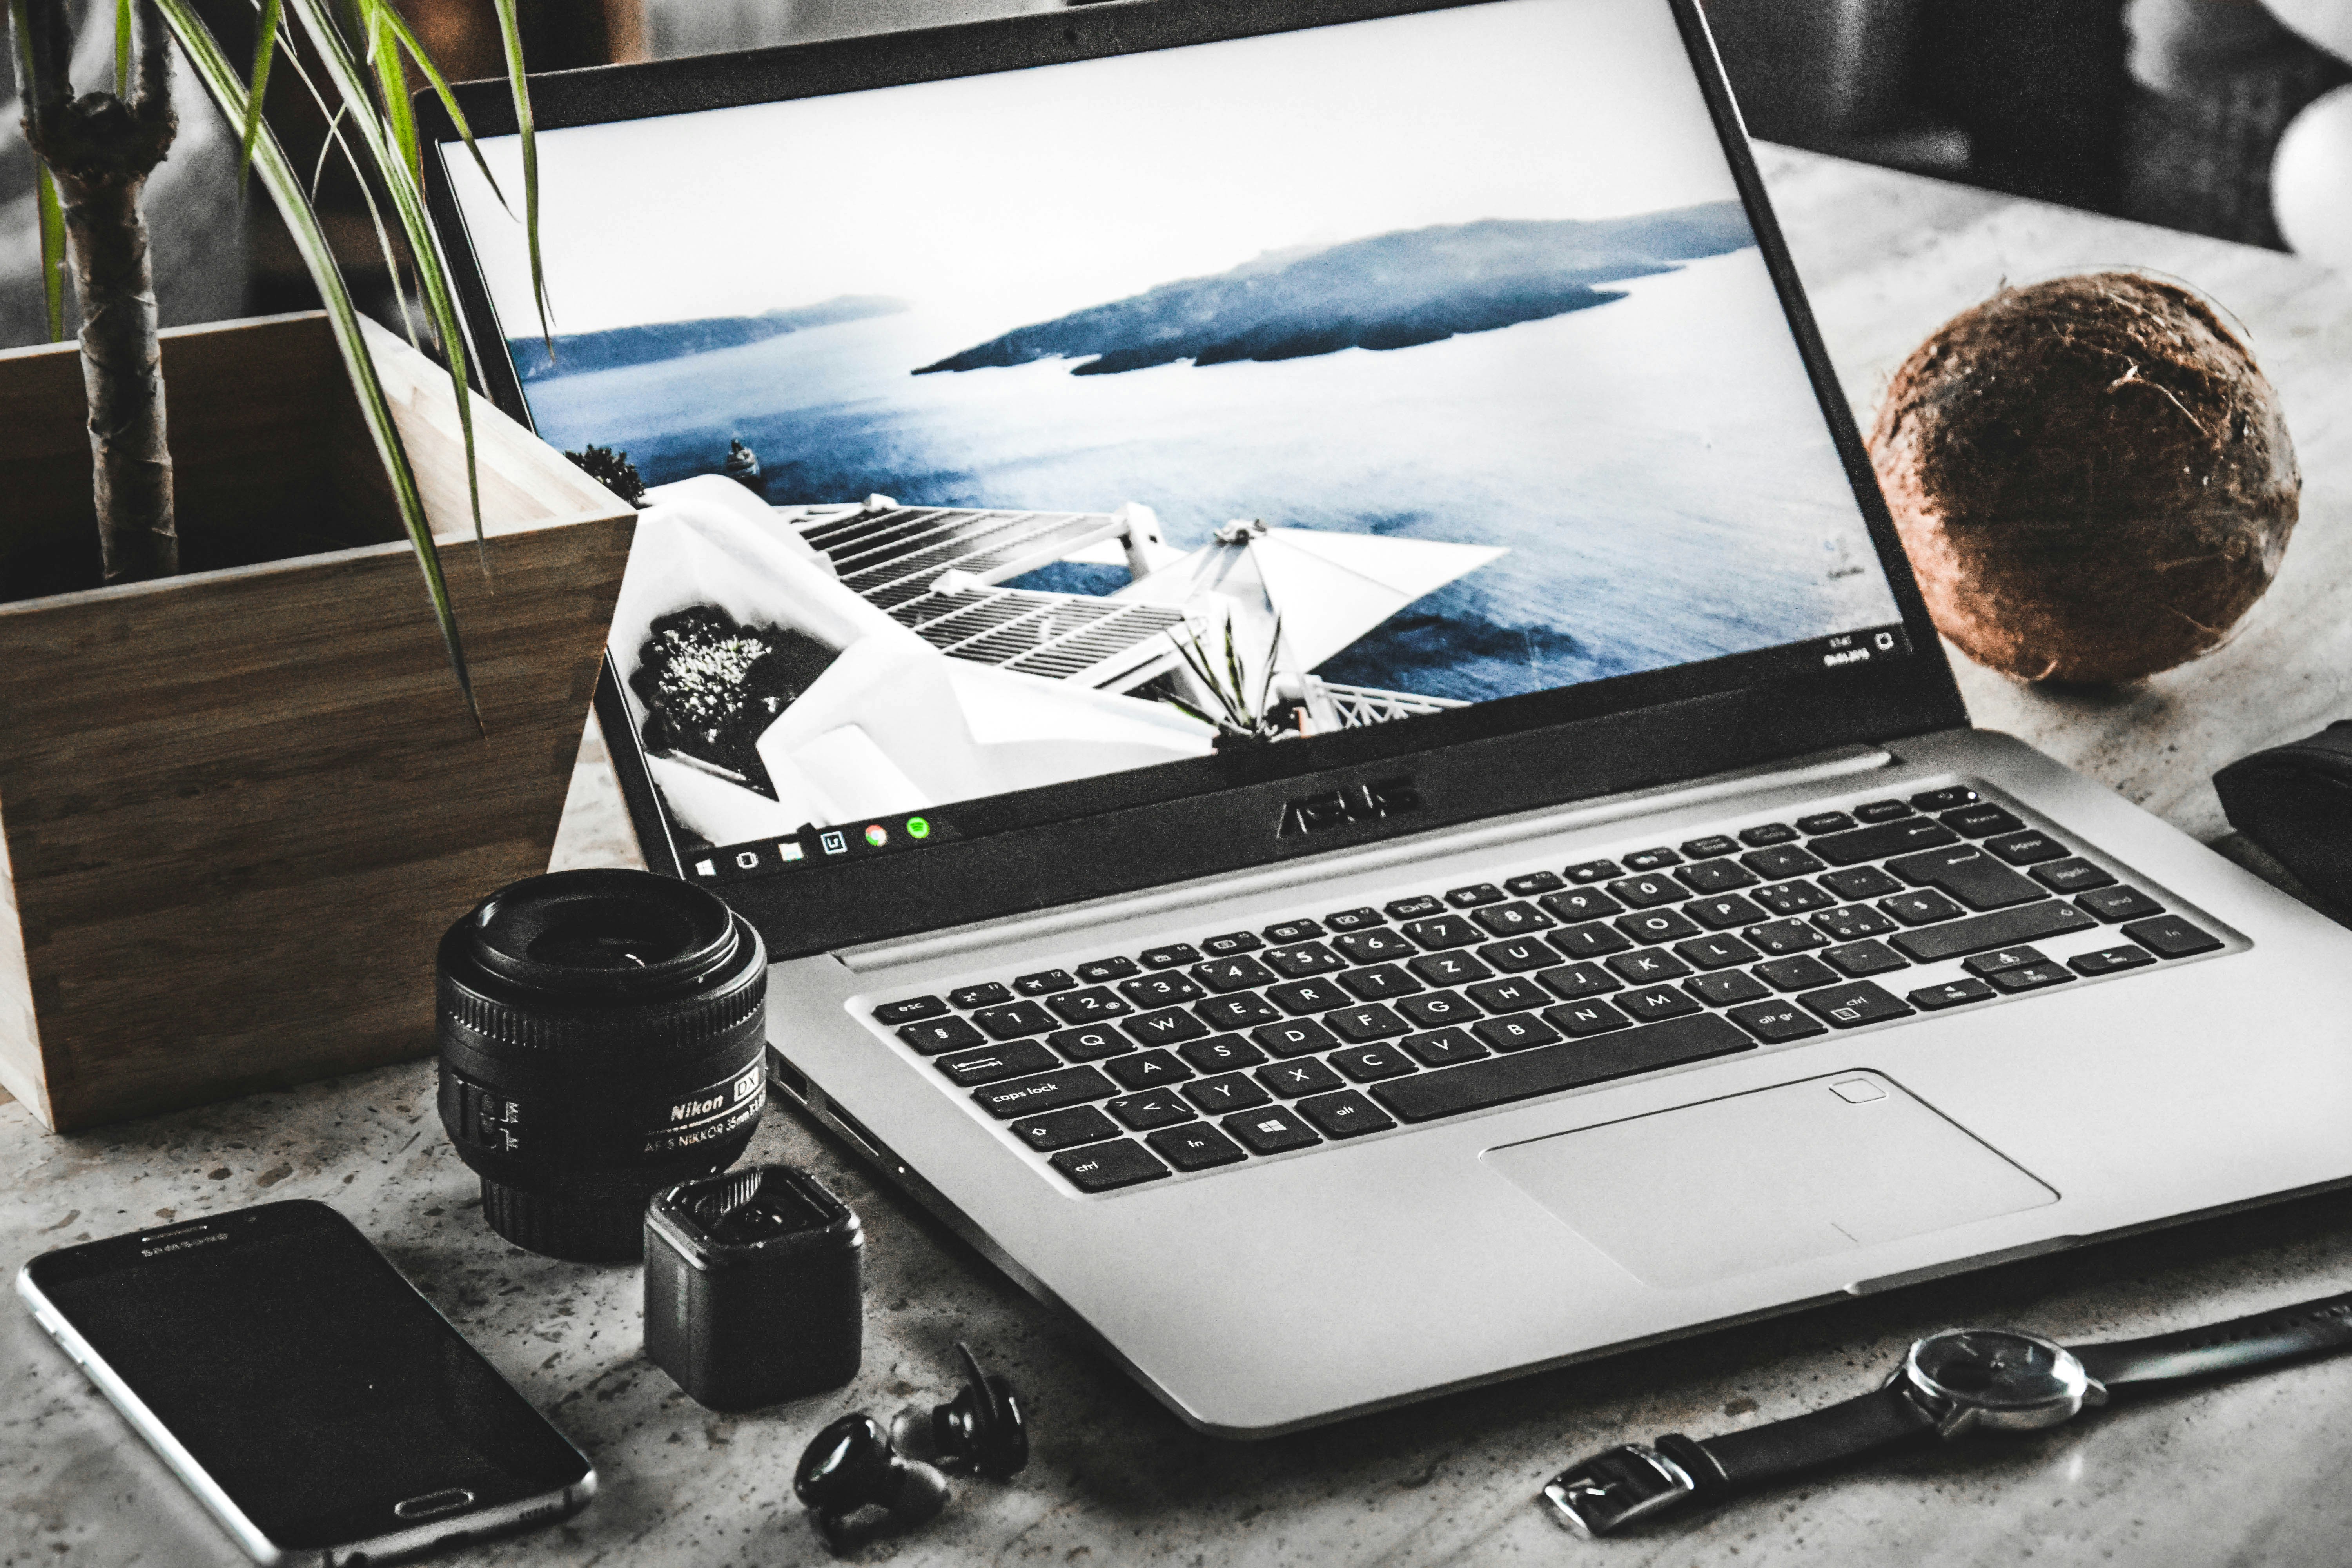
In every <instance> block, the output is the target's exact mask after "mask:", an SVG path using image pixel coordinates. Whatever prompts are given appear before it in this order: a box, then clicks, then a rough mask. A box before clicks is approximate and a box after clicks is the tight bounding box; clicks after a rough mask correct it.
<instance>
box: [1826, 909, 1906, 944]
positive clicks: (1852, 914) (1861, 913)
mask: <svg viewBox="0 0 2352 1568" xmlns="http://www.w3.org/2000/svg"><path fill="white" fill-rule="evenodd" d="M1813 924H1815V925H1817V926H1819V927H1820V928H1821V929H1822V930H1823V931H1827V932H1828V933H1829V934H1830V935H1831V936H1832V937H1833V938H1835V939H1836V940H1837V941H1839V942H1860V941H1861V940H1862V939H1863V938H1864V937H1866V936H1884V935H1885V934H1886V933H1887V932H1888V931H1893V930H1894V929H1895V922H1894V921H1891V920H1888V919H1887V918H1886V917H1885V915H1883V914H1881V913H1880V912H1879V911H1878V910H1874V909H1872V908H1871V907H1870V906H1869V905H1867V904H1848V905H1846V906H1845V907H1844V908H1843V909H1837V910H1822V912H1821V913H1820V914H1817V915H1815V916H1814V917H1813Z"/></svg>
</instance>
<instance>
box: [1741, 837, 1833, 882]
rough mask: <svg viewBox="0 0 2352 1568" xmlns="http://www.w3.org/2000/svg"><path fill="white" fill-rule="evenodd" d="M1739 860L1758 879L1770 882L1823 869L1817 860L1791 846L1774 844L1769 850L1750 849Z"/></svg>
mask: <svg viewBox="0 0 2352 1568" xmlns="http://www.w3.org/2000/svg"><path fill="white" fill-rule="evenodd" d="M1739 860H1740V864H1742V865H1744V866H1746V867H1747V868H1748V869H1749V870H1751V871H1753V872H1755V873H1756V874H1757V875H1758V876H1759V877H1761V878H1763V879H1766V880H1767V881H1772V882H1777V881H1780V879H1783V878H1786V877H1801V876H1803V875H1805V873H1807V872H1808V871H1819V870H1822V869H1824V868H1823V867H1822V863H1821V862H1820V861H1819V860H1817V859H1815V858H1813V857H1812V856H1811V855H1808V854H1806V853H1805V852H1804V851H1803V850H1802V849H1800V848H1798V847H1796V846H1795V845H1793V844H1776V845H1774V846H1773V847H1770V848H1769V849H1750V850H1749V851H1748V853H1747V854H1745V855H1742V856H1741V857H1740V858H1739Z"/></svg>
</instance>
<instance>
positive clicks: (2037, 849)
mask: <svg viewBox="0 0 2352 1568" xmlns="http://www.w3.org/2000/svg"><path fill="white" fill-rule="evenodd" d="M1985 847H1986V848H1988V849H1990V850H1991V851H1992V852H1993V853H1994V854H1996V855H1998V856H2000V858H2002V859H2004V860H2006V861H2008V862H2009V863H2010V864H2011V865H2012V866H2032V865H2034V864H2036V863H2037V862H2039V861H2042V860H2057V859H2062V858H2064V856H2065V854H2066V847H2065V846H2064V845H2063V844H2061V843H2059V842H2058V841H2057V840H2056V839H2055V838H2053V837H2050V835H2048V834H2047V833H2033V832H2026V833H2012V834H2011V835H2009V836H2008V837H2005V838H1988V839H1986V840H1985Z"/></svg>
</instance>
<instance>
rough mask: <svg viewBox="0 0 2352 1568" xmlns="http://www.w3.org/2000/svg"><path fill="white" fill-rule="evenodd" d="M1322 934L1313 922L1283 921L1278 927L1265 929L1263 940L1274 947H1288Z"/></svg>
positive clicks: (1321, 929) (1319, 927)
mask: <svg viewBox="0 0 2352 1568" xmlns="http://www.w3.org/2000/svg"><path fill="white" fill-rule="evenodd" d="M1322 934H1323V928H1322V927H1321V926H1320V925H1318V924H1317V923H1316V922H1315V921H1283V922H1282V923H1281V924H1280V925H1270V926H1268V927H1266V928H1265V940H1266V941H1268V942H1272V943H1274V944H1275V946H1276V947H1288V946H1289V945H1290V944H1291V943H1293V942H1309V941H1312V940H1313V939H1315V938H1316V937H1318V936H1321V935H1322Z"/></svg>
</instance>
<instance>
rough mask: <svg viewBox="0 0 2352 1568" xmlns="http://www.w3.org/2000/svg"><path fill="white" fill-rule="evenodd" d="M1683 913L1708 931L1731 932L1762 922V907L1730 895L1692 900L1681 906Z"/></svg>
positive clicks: (1749, 900)
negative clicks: (1740, 927)
mask: <svg viewBox="0 0 2352 1568" xmlns="http://www.w3.org/2000/svg"><path fill="white" fill-rule="evenodd" d="M1683 913H1685V914H1686V915H1688V916H1690V918H1691V919H1693V920H1695V921H1698V923H1699V924H1701V925H1703V926H1705V927H1706V929H1707V930H1709V931H1731V930H1734V929H1736V928H1738V927H1739V926H1744V925H1753V924H1755V923H1756V922H1757V921H1760V920H1762V919H1763V918H1764V906H1763V905H1761V904H1759V903H1758V902H1756V900H1753V899H1744V898H1741V897H1740V896H1739V895H1738V893H1731V894H1727V895H1726V896H1724V897H1722V898H1716V899H1693V900H1691V901H1690V902H1689V903H1686V904H1685V905H1684V906H1683Z"/></svg>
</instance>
